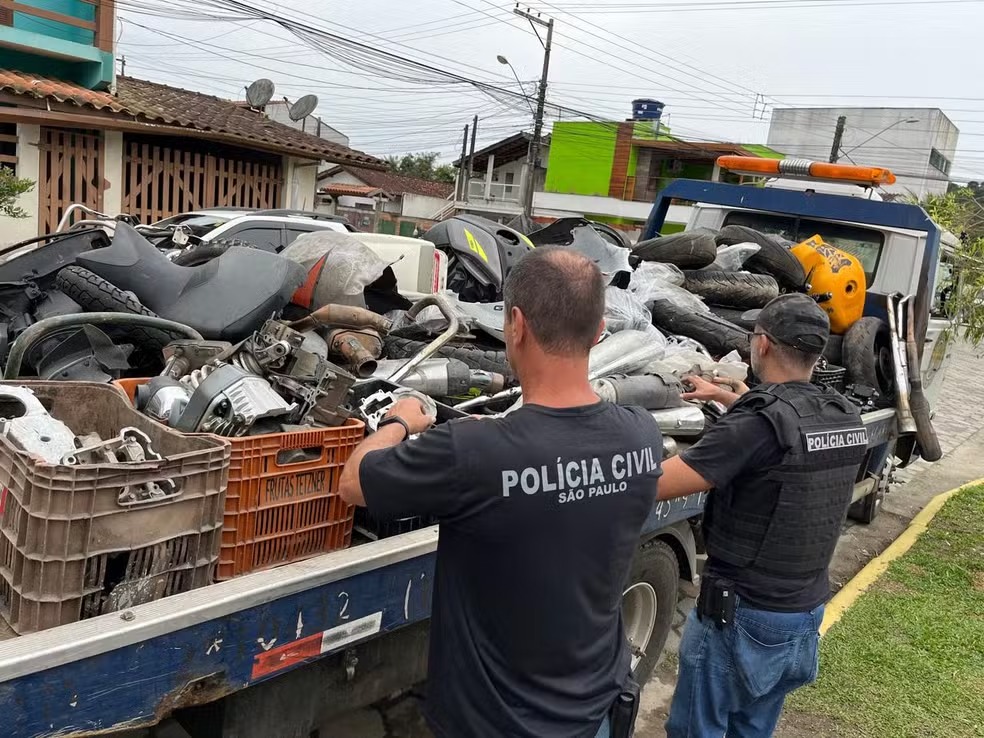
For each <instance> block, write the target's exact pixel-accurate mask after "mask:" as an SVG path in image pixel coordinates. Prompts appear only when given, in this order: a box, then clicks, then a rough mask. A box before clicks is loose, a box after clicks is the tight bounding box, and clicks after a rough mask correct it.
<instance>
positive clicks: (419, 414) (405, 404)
mask: <svg viewBox="0 0 984 738" xmlns="http://www.w3.org/2000/svg"><path fill="white" fill-rule="evenodd" d="M386 417H387V418H399V419H400V420H402V421H403V422H404V423H406V424H407V426H409V428H410V433H411V435H415V434H417V433H423V432H424V431H425V430H427V429H428V428H430V427H431V426H432V425H434V422H435V421H436V420H437V418H436V417H434V416H433V415H426V414H425V413H424V406H423V405H422V404H421V402H420V400H418V399H417V398H416V397H404V398H401V399H400V400H397V401H396V403H395V404H394V405H393V407H391V408H390V409H389V412H387V413H386Z"/></svg>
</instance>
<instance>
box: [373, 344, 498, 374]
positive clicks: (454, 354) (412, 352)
mask: <svg viewBox="0 0 984 738" xmlns="http://www.w3.org/2000/svg"><path fill="white" fill-rule="evenodd" d="M428 343H430V341H415V340H413V339H410V338H400V337H397V336H387V337H386V339H385V340H384V341H383V356H385V357H386V358H387V359H412V358H413V357H414V356H416V355H417V354H419V353H420V352H421V350H422V349H423V348H424V347H425V346H426V345H427V344H428ZM434 356H436V357H438V358H441V359H458V360H459V361H462V362H464V363H465V364H467V365H468V367H469V368H471V369H479V370H481V371H486V372H497V373H499V374H501V375H503V376H504V377H505V378H506V381H512V379H513V371H512V367H510V366H509V362H508V361H506V352H505V351H502V350H495V349H488V348H485V347H483V346H476V345H474V344H471V343H455V342H454V341H452V342H451V343H446V344H444V345H443V346H442V347H441V348H439V349H438V350H437V353H436V354H434Z"/></svg>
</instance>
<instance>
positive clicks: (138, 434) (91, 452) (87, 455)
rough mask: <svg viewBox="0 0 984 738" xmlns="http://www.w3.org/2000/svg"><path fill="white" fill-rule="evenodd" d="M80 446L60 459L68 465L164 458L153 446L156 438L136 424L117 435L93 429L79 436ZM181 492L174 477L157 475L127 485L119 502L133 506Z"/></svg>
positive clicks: (123, 505)
mask: <svg viewBox="0 0 984 738" xmlns="http://www.w3.org/2000/svg"><path fill="white" fill-rule="evenodd" d="M77 443H78V444H79V448H76V449H74V450H73V451H72V452H71V453H68V454H65V456H64V457H63V458H62V460H61V463H63V464H65V465H67V466H83V465H90V464H141V463H145V462H149V461H162V460H163V457H162V456H161V455H160V454H159V453H157V452H156V451H155V450H154V447H153V442H152V441H151V439H150V436H148V435H147V434H146V433H144V432H143V431H141V430H139V429H137V428H124V429H123V430H121V431H120V434H119V435H118V436H116V437H115V438H110V439H109V440H105V441H104V440H103V439H102V438H101V437H100V436H99V435H98V434H96V433H90V434H87V435H85V436H81V437H79V439H78V441H77ZM179 494H181V485H180V483H179V482H177V481H175V480H174V479H156V480H148V481H146V482H141V483H139V484H133V485H127V486H125V487H122V488H121V489H120V493H119V496H118V497H117V500H116V502H117V504H118V505H120V506H121V507H133V506H136V505H146V504H151V503H157V502H164V501H165V500H170V499H172V498H174V497H177V496H178V495H179Z"/></svg>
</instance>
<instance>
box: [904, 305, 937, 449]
mask: <svg viewBox="0 0 984 738" xmlns="http://www.w3.org/2000/svg"><path fill="white" fill-rule="evenodd" d="M907 307H908V309H909V310H908V318H909V319H908V321H907V322H908V325H907V327H906V341H905V349H906V353H907V354H908V359H909V386H910V390H909V404H910V405H911V409H912V415H913V420H914V422H915V424H916V441H917V442H918V443H919V452H920V454H921V455H922V457H923V458H924V459H925V460H926V461H939V460H940V459H941V458H943V449H942V447H941V446H940V439H939V437H938V436H937V435H936V429H935V428H933V419H932V417H931V415H930V407H929V400H927V399H926V395H925V393H924V392H923V384H922V366H921V362H920V361H919V346H918V344H917V343H916V311H915V305H914V303H913V302H912V301H910V302H909V304H908V306H907Z"/></svg>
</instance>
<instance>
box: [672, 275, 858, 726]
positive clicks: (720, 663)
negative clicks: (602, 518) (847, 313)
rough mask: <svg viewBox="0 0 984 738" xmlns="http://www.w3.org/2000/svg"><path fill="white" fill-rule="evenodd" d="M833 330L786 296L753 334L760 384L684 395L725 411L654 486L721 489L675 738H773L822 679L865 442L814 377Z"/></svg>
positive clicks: (839, 400) (711, 511)
mask: <svg viewBox="0 0 984 738" xmlns="http://www.w3.org/2000/svg"><path fill="white" fill-rule="evenodd" d="M829 334H830V323H829V320H828V318H827V315H826V314H825V313H824V312H823V310H821V309H820V307H819V306H818V305H817V304H816V302H814V301H813V300H812V299H810V298H809V297H807V296H805V295H798V294H796V295H792V294H791V295H783V296H781V297H779V298H777V299H775V300H773V301H772V302H771V303H769V305H767V306H766V307H765V308H764V309H763V310H762V312H761V314H760V315H759V318H758V321H757V323H756V326H755V330H754V332H753V333H752V334H751V335H750V337H749V340H750V342H751V350H752V354H751V355H752V370H753V372H754V374H755V375H756V376H757V377H758V378H759V380H761V384H759V385H757V386H756V387H754V388H753V389H751V390H749V389H748V388H747V387H744V386H742V387H740V388H739V391H738V392H732V391H730V389H725V388H724V387H723V386H722V385H719V384H712V383H711V382H707V381H705V380H703V379H701V378H699V377H692V378H690V380H688V381H690V382H691V383H692V385H693V387H694V391H693V392H690V393H689V394H687V395H684V397H685V398H687V399H697V400H705V401H710V400H716V401H718V402H721V403H722V404H724V405H726V406H728V407H729V408H730V409H729V411H728V413H727V414H726V415H725V416H724V417H722V418H721V419H720V420H719V421H718V422H717V423H716V424H715V425H714V426H713V427H712V428H711V429H710V430H709V431H708V432H707V433H706V435H705V436H704V437H703V438H702V439H701V440H700V442H698V443H697V444H695V445H694V446H692V447H691V448H689V449H687V450H686V451H684V452H683V453H681V454H680V455H679V456H677V457H674V458H672V459H669V460H668V461H666V462H664V465H663V469H664V472H663V477H662V479H660V481H659V488H658V498H659V499H670V498H673V497H679V496H681V495H686V494H690V493H692V492H696V491H699V490H706V489H713V490H714V491H713V492H712V493H711V495H710V496H709V497H708V502H707V507H706V509H705V511H704V524H703V528H704V536H705V540H706V544H707V554H708V559H707V566H706V568H705V570H704V575H703V580H702V583H701V591H700V597H699V599H698V601H697V606H696V608H695V609H694V611H693V612H691V613H690V616H689V618H688V619H687V624H686V628H685V631H684V635H683V639H682V641H681V643H680V677H679V681H678V683H677V689H676V693H675V694H674V697H673V705H672V707H671V709H670V716H669V720H668V721H667V723H666V732H667V736H668V738H683V737H684V736H686V737H687V738H711V737H712V736H713V738H721V736H723V735H727V736H728V738H759V737H760V736H762V737H764V736H770V735H772V732H773V730H774V729H775V726H776V722H777V721H778V719H779V714H780V712H781V711H782V705H783V701H784V700H785V698H786V695H787V694H789V693H790V692H791V691H793V690H794V689H796V688H798V687H801V686H803V685H804V684H809V683H810V682H812V681H814V680H815V679H816V676H817V666H818V659H817V657H818V654H817V646H818V641H819V634H818V629H819V627H820V622H821V621H822V619H823V606H824V602H826V600H827V598H828V596H829V594H830V590H829V582H828V578H827V577H828V566H829V564H830V559H831V556H833V553H834V546H835V545H836V544H837V538H838V536H839V534H840V530H841V525H842V524H843V522H844V518H845V515H846V513H847V508H848V506H849V505H850V502H851V494H852V492H853V488H854V482H855V479H856V476H857V473H858V469H859V467H860V465H861V461H862V459H863V457H864V454H865V448H866V446H867V433H866V432H865V429H864V426H863V425H862V424H861V419H860V415H859V413H858V410H857V409H856V408H855V407H854V406H853V405H852V404H851V403H850V402H848V401H847V400H846V399H845V398H844V397H843V396H842V395H840V394H838V393H837V392H834V391H831V390H825V389H821V388H820V387H817V386H816V385H813V384H811V383H810V377H811V374H812V372H813V367H814V364H815V363H816V361H817V359H818V358H819V357H820V354H821V353H822V352H823V349H824V346H825V345H826V342H827V338H828V337H829ZM731 389H733V388H731Z"/></svg>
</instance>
